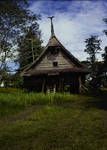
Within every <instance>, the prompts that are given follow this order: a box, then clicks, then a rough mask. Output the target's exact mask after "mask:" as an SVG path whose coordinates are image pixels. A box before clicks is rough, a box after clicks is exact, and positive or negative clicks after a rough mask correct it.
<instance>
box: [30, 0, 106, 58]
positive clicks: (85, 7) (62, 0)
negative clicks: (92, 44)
mask: <svg viewBox="0 0 107 150" xmlns="http://www.w3.org/2000/svg"><path fill="white" fill-rule="evenodd" d="M29 8H30V10H31V11H32V12H33V13H35V14H41V20H39V21H38V23H39V25H40V30H41V33H42V40H43V45H44V46H45V45H46V44H47V42H48V40H49V38H50V20H49V19H48V17H49V16H55V18H54V20H53V22H54V30H55V35H56V37H57V38H58V39H59V40H60V42H61V43H62V44H63V45H64V46H65V48H66V49H68V50H69V51H70V52H71V53H72V54H73V55H74V56H75V57H77V58H78V59H79V60H81V61H82V60H85V59H86V58H87V56H88V55H87V54H86V53H85V52H84V49H85V42H84V41H85V39H87V38H89V37H90V36H91V35H98V36H99V39H101V40H102V42H101V47H102V49H104V47H105V46H107V37H106V36H105V34H104V32H103V30H105V29H107V25H106V24H105V23H104V21H103V18H106V17H107V0H68V1H67V0H31V1H30V7H29ZM98 59H99V60H101V54H99V55H98Z"/></svg>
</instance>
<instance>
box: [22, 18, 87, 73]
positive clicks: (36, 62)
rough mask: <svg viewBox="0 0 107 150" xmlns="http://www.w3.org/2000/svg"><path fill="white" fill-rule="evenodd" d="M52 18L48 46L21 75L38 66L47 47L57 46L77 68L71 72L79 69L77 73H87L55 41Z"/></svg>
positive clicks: (83, 67) (76, 60)
mask: <svg viewBox="0 0 107 150" xmlns="http://www.w3.org/2000/svg"><path fill="white" fill-rule="evenodd" d="M52 18H53V17H50V19H51V37H50V39H49V42H48V44H47V45H46V47H45V49H44V51H43V52H42V53H41V54H40V56H39V57H38V58H37V59H36V60H35V61H34V62H33V63H32V64H30V65H29V67H27V68H25V69H24V70H23V72H22V74H24V73H26V72H27V71H28V70H29V69H31V68H33V67H34V66H36V65H37V64H38V62H40V60H41V59H42V58H43V56H44V55H45V54H46V52H47V51H48V48H49V47H57V46H58V47H60V48H61V51H63V53H64V54H65V55H66V56H67V57H68V58H69V59H70V60H71V62H73V63H74V64H75V65H76V66H77V67H76V68H73V70H75V69H76V70H78V69H77V68H79V70H78V71H80V72H88V71H86V70H87V69H86V67H85V66H84V65H83V64H82V63H80V61H79V60H78V59H77V58H75V57H74V56H73V55H72V54H71V53H70V52H69V51H68V50H67V49H66V48H65V47H64V46H63V45H62V44H61V43H60V41H59V40H58V39H57V37H56V36H55V34H54V27H53V23H52ZM65 69H66V68H65Z"/></svg>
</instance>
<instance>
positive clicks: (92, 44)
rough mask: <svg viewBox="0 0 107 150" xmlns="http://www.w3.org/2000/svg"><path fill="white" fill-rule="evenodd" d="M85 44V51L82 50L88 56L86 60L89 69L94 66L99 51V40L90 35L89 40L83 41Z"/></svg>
mask: <svg viewBox="0 0 107 150" xmlns="http://www.w3.org/2000/svg"><path fill="white" fill-rule="evenodd" d="M85 43H86V49H85V50H84V51H85V52H87V53H88V54H89V58H87V59H88V60H89V61H90V64H91V68H92V69H95V68H94V64H95V62H96V60H97V59H96V54H97V53H99V52H100V51H101V47H100V43H101V40H99V39H98V36H93V35H91V37H90V38H88V39H86V40H85Z"/></svg>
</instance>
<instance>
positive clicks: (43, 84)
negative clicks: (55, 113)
mask: <svg viewBox="0 0 107 150" xmlns="http://www.w3.org/2000/svg"><path fill="white" fill-rule="evenodd" d="M44 91H45V79H44V80H43V83H42V92H44Z"/></svg>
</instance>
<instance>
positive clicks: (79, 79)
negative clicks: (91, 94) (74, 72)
mask: <svg viewBox="0 0 107 150" xmlns="http://www.w3.org/2000/svg"><path fill="white" fill-rule="evenodd" d="M78 81H79V93H81V76H79V78H78Z"/></svg>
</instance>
